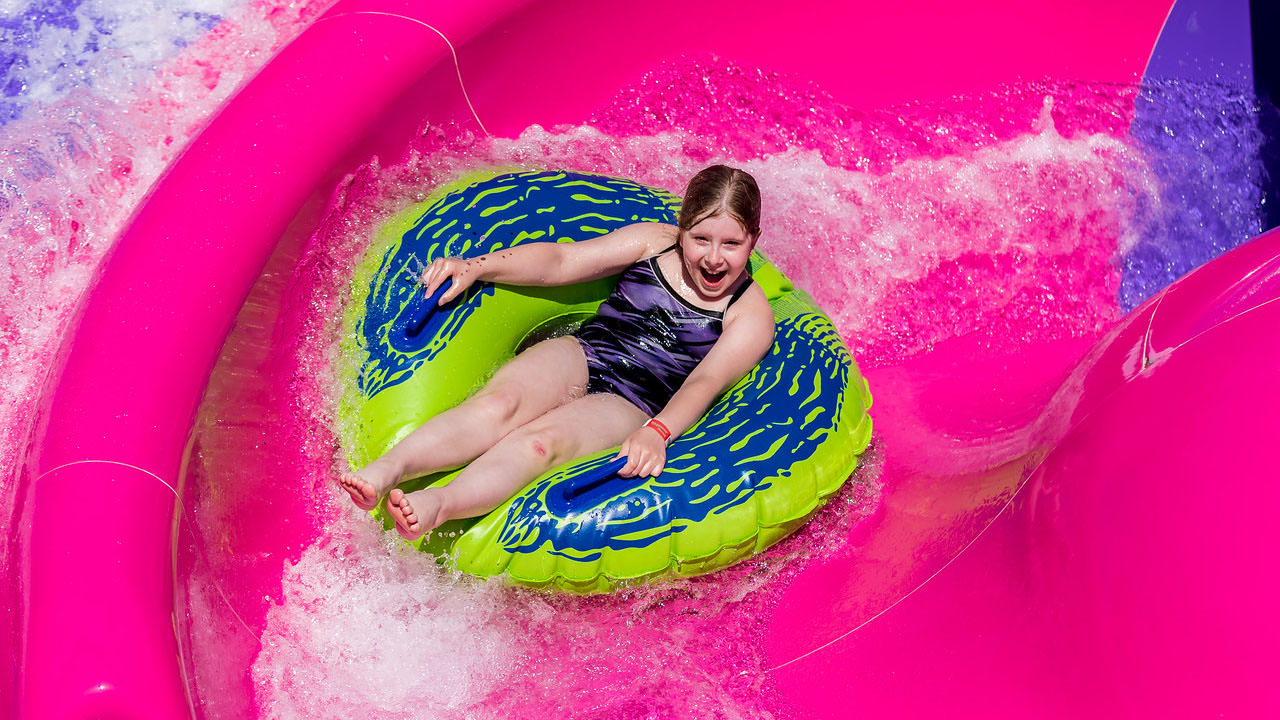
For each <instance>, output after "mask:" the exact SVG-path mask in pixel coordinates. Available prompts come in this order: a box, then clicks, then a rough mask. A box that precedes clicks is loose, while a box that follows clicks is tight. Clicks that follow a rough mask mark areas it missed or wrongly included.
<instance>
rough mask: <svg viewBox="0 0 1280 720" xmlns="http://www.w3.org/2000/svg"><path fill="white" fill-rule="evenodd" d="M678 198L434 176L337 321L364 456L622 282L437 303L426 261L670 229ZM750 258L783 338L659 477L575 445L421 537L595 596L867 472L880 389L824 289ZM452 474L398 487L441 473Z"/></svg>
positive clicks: (377, 249) (738, 553)
mask: <svg viewBox="0 0 1280 720" xmlns="http://www.w3.org/2000/svg"><path fill="white" fill-rule="evenodd" d="M679 203H680V200H679V198H676V197H674V196H672V195H671V194H669V193H667V192H664V191H662V190H656V189H653V188H649V187H645V186H643V185H639V184H637V183H634V182H631V181H629V180H622V179H618V178H612V177H607V176H602V175H591V174H585V173H570V172H554V171H536V172H519V173H502V172H498V171H492V172H487V173H477V174H473V175H470V176H468V177H466V178H464V179H462V180H459V181H457V182H454V183H451V184H449V185H447V186H445V187H441V188H439V189H438V190H436V192H435V193H433V194H432V196H431V197H430V198H428V199H427V200H425V201H424V202H422V203H420V204H418V205H415V206H414V207H412V208H410V209H408V210H406V211H405V212H404V213H401V214H400V215H398V216H397V217H396V218H394V219H393V220H392V221H390V222H389V223H387V225H385V226H384V227H383V228H382V231H381V233H380V234H379V237H378V238H377V239H376V241H375V243H374V245H373V247H372V249H371V250H370V252H369V254H368V256H367V257H366V258H365V260H364V262H363V263H362V264H361V266H360V268H359V270H358V271H357V273H356V277H355V279H354V281H353V283H352V296H353V297H352V302H351V303H350V305H349V308H348V312H347V315H346V317H345V318H344V321H345V331H346V332H344V347H343V353H342V355H343V357H344V358H353V360H352V361H351V363H352V367H350V368H348V371H349V373H350V374H349V377H353V378H354V380H355V382H352V383H350V384H349V388H348V391H347V392H346V393H345V395H344V397H343V398H342V401H341V406H340V409H339V418H340V426H341V437H342V442H343V449H344V451H345V453H346V455H347V457H348V459H349V461H350V464H351V466H352V467H362V466H363V465H365V464H367V463H368V462H369V461H371V460H373V459H375V458H377V457H378V456H380V455H382V454H383V453H385V452H386V451H387V450H389V449H390V448H391V447H392V446H393V445H394V444H395V443H396V442H398V441H399V440H400V439H401V438H403V437H405V436H406V435H408V434H409V432H411V431H412V430H413V429H414V428H416V427H417V426H418V425H420V424H421V423H422V422H424V421H425V420H427V419H428V418H430V417H432V416H434V415H436V414H437V413H440V412H443V411H444V410H447V409H449V408H451V407H453V406H455V405H457V404H458V403H460V402H462V401H463V400H464V399H466V398H467V397H468V396H469V395H471V394H472V393H473V392H475V391H476V390H478V389H479V388H480V387H482V386H483V384H484V382H485V381H486V380H487V379H488V378H489V377H490V376H491V375H492V374H493V372H494V371H495V370H496V369H497V368H499V367H501V365H502V364H503V363H505V362H506V361H508V360H510V359H511V358H512V357H513V356H514V355H515V354H516V352H518V351H519V350H521V349H523V348H524V347H527V346H528V345H530V344H532V343H533V342H536V341H537V340H540V339H544V338H546V337H552V336H555V335H557V334H563V333H564V332H567V331H569V330H571V329H572V328H573V327H575V326H576V324H577V323H579V322H581V321H582V320H583V319H585V318H586V317H589V316H590V315H591V314H592V313H593V312H594V310H595V308H596V307H597V306H598V305H599V304H600V303H601V302H603V301H604V299H605V298H606V297H607V296H608V294H609V291H610V290H611V289H612V285H613V282H615V281H616V279H608V280H600V281H595V282H590V283H583V284H580V285H572V286H565V287H554V288H532V287H513V286H495V285H491V284H487V283H482V284H477V285H476V286H473V287H471V288H469V289H468V291H467V292H466V293H465V294H464V295H463V296H462V297H460V298H458V299H456V300H454V301H452V302H450V303H449V304H448V305H447V306H444V307H442V308H439V309H438V310H437V309H435V308H434V303H429V302H428V298H426V297H425V293H424V292H423V291H422V288H421V287H420V286H419V285H418V283H417V276H418V274H419V272H420V271H421V269H422V268H423V267H425V265H426V264H428V263H430V262H431V261H432V260H435V259H436V258H439V257H447V256H462V257H475V256H478V255H482V254H484V253H488V252H493V251H495V250H498V249H501V248H505V247H511V246H513V245H519V244H522V243H529V242H573V241H575V240H584V239H588V238H591V237H596V236H599V235H603V234H605V233H608V232H610V231H612V230H614V229H617V228H619V227H622V226H625V225H629V224H631V223H636V222H664V223H669V224H675V220H676V213H677V212H678V210H679ZM751 273H752V275H753V277H754V278H755V280H756V282H758V283H759V284H760V287H761V288H762V289H763V290H764V292H765V294H766V296H767V297H768V298H769V302H770V304H771V305H772V307H773V311H774V317H775V319H776V321H777V330H776V335H775V338H774V345H773V348H772V349H771V350H770V352H769V354H768V355H767V356H766V357H765V358H764V359H763V360H762V361H761V362H760V364H759V365H758V366H757V367H756V368H755V369H754V370H752V371H751V372H750V373H749V374H748V375H747V376H746V377H744V378H743V379H742V380H741V381H739V382H738V383H737V384H736V385H734V386H733V387H732V388H730V389H729V390H728V391H727V392H725V393H724V394H723V395H722V396H721V397H720V398H718V399H717V400H716V402H715V403H714V404H713V406H712V407H711V409H710V410H709V411H708V412H707V414H706V415H705V416H704V417H703V418H702V419H701V420H699V421H698V422H697V423H696V424H695V425H694V426H693V427H691V428H690V429H689V430H688V431H687V432H686V433H685V434H683V435H681V436H680V437H679V438H677V439H676V440H675V441H674V442H672V443H671V445H670V447H669V448H668V449H667V466H666V468H665V469H664V470H663V473H662V475H661V476H660V477H658V478H621V477H618V476H617V475H615V474H613V473H612V472H610V471H609V469H608V467H607V466H608V465H609V461H610V460H611V459H612V457H613V456H614V455H615V454H616V448H615V449H614V450H609V451H605V452H601V453H597V454H595V455H591V456H588V457H583V458H578V459H576V460H574V461H572V462H569V463H566V464H564V465H561V466H559V467H557V468H554V469H553V470H551V471H550V472H548V473H546V474H544V475H542V476H541V477H538V478H536V479H535V480H534V481H533V482H531V483H529V484H528V485H527V486H526V487H525V488H524V489H522V490H521V491H519V492H518V493H516V494H515V496H513V497H512V498H511V499H510V500H508V501H507V502H505V503H503V504H502V505H500V506H498V507H497V508H496V509H494V510H493V511H492V512H490V513H489V514H488V515H485V516H484V517H481V518H473V519H470V520H465V521H453V522H450V523H446V524H444V525H442V526H441V527H440V528H438V529H437V530H436V531H435V532H434V533H432V534H431V535H430V536H429V537H428V538H425V539H424V540H420V541H418V542H417V543H416V544H417V545H418V546H419V547H421V548H422V549H424V550H428V551H430V552H432V553H433V554H435V555H436V556H437V558H438V559H440V561H441V562H445V563H448V564H450V565H452V566H453V567H456V568H457V569H458V570H460V571H462V572H466V573H470V574H473V575H478V576H490V575H499V574H504V573H505V575H506V576H507V577H508V578H509V579H510V580H512V581H514V582H517V583H520V584H524V585H530V586H536V587H548V586H552V587H557V588H560V589H563V590H567V591H571V592H600V591H607V590H609V589H612V588H613V587H616V586H617V585H618V584H620V583H629V582H635V581H639V580H643V579H646V578H650V577H654V576H658V575H664V574H678V575H696V574H701V573H705V572H709V571H711V570H714V569H717V568H720V567H724V566H727V565H730V564H732V563H734V562H736V561H738V560H740V559H742V558H744V557H747V556H748V555H751V554H752V553H756V552H759V551H761V550H763V549H764V548H766V547H768V546H770V545H772V544H773V543H776V542H778V541H779V540H781V539H782V538H784V537H786V536H787V535H788V534H790V533H791V532H792V531H794V530H795V529H796V528H797V527H799V526H800V525H802V524H803V523H804V522H805V521H806V520H807V519H808V518H809V517H810V516H811V515H812V514H813V513H814V511H815V510H817V509H818V507H820V506H821V505H822V504H823V502H825V500H826V498H828V497H829V496H830V495H831V494H832V493H834V492H835V491H836V490H838V489H839V488H840V486H841V485H842V484H843V483H844V481H845V480H846V479H847V478H848V477H849V475H850V474H852V472H853V470H854V469H855V468H856V467H857V463H858V457H859V455H860V454H861V453H862V451H863V450H864V449H865V448H866V446H867V443H868V442H869V440H870V437H871V418H870V417H869V416H868V414H867V409H868V408H869V407H870V405H871V395H870V393H869V391H868V389H867V385H866V381H865V380H864V379H863V378H862V376H861V374H860V373H859V372H858V368H857V366H856V365H855V364H854V363H853V360H852V358H851V357H850V355H849V351H848V349H847V348H846V347H845V345H844V343H843V341H842V340H841V339H840V336H839V334H838V333H837V332H836V330H835V327H834V326H833V325H832V324H831V321H830V319H828V318H827V316H826V315H825V314H823V312H822V311H821V310H820V309H819V308H818V307H817V305H816V304H815V303H814V302H813V300H812V299H811V298H810V297H809V296H808V295H807V294H805V293H804V292H801V291H799V290H796V289H795V288H793V287H792V285H791V283H790V282H789V281H788V280H787V279H786V277H784V276H783V275H782V273H781V272H779V271H778V269H777V268H775V267H774V266H773V265H772V264H770V263H769V262H768V261H767V260H766V259H765V258H764V257H763V256H762V255H760V254H759V253H753V254H752V257H751ZM357 364H358V366H357ZM456 473H457V471H453V472H449V473H438V474H435V475H430V476H427V477H423V478H418V479H416V480H413V481H411V482H410V483H408V484H406V485H405V486H402V487H405V488H406V489H407V490H413V489H417V488H420V487H426V486H428V485H431V484H436V483H440V484H443V483H448V482H449V481H450V480H451V479H452V477H453V476H454V475H456ZM375 513H378V514H381V510H377V511H375ZM383 520H384V523H385V524H386V527H388V528H389V527H391V523H390V520H389V518H385V517H384V518H383Z"/></svg>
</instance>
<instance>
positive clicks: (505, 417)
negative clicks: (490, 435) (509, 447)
mask: <svg viewBox="0 0 1280 720" xmlns="http://www.w3.org/2000/svg"><path fill="white" fill-rule="evenodd" d="M474 402H475V403H476V404H477V405H478V406H479V408H480V412H482V413H483V414H484V416H485V418H486V419H487V420H488V421H489V422H491V423H493V426H494V427H506V426H507V425H508V424H510V423H511V422H512V421H513V420H514V419H515V417H516V413H517V412H518V411H519V409H520V393H519V391H517V390H515V389H514V388H507V387H497V388H492V389H490V388H485V389H484V390H483V391H482V392H481V393H480V394H479V395H476V396H475V398H474Z"/></svg>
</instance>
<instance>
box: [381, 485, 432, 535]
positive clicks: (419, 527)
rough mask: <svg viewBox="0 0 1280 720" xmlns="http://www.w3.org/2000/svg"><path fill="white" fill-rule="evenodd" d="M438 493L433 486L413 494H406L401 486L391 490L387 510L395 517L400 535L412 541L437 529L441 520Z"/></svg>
mask: <svg viewBox="0 0 1280 720" xmlns="http://www.w3.org/2000/svg"><path fill="white" fill-rule="evenodd" d="M438 493H439V491H438V490H434V489H432V488H428V489H426V490H419V491H418V492H415V493H413V494H412V495H405V494H404V491H403V490H401V489H400V488H396V489H395V490H392V491H391V495H390V496H388V497H387V512H389V513H391V517H392V518H394V519H395V521H396V530H397V531H398V532H399V533H400V537H403V538H404V539H405V540H409V541H411V542H412V541H413V540H417V539H418V538H420V537H422V536H423V535H424V534H426V533H429V532H431V531H432V530H435V529H436V526H437V525H439V524H440V521H441V518H440V517H439V516H440V499H439V497H438ZM411 498H412V500H411Z"/></svg>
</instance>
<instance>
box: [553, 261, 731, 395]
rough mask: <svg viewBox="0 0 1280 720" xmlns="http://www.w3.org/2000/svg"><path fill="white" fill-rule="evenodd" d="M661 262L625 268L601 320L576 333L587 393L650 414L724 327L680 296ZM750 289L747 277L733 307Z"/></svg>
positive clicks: (601, 312)
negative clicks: (623, 400) (620, 400)
mask: <svg viewBox="0 0 1280 720" xmlns="http://www.w3.org/2000/svg"><path fill="white" fill-rule="evenodd" d="M657 260H658V258H657V256H654V257H651V258H649V259H648V260H642V261H641V262H638V263H636V264H634V265H632V266H631V267H629V268H627V269H626V270H625V271H624V272H623V273H622V277H621V278H620V279H619V280H618V285H617V287H616V288H614V290H613V294H611V295H610V296H609V299H608V300H605V301H604V304H602V305H601V306H600V309H599V310H598V311H597V312H596V315H595V316H594V317H592V318H591V319H590V320H588V321H587V322H585V323H583V324H582V327H580V328H578V330H577V331H576V332H574V336H575V337H576V338H577V339H578V342H579V343H580V344H581V345H582V351H583V352H584V353H586V355H587V375H588V380H587V392H588V393H613V394H614V395H620V396H622V397H623V398H626V399H627V400H630V401H631V402H632V403H634V404H635V405H636V407H638V408H640V409H641V410H643V411H645V412H646V413H647V414H648V415H649V416H650V417H652V416H654V415H656V414H658V412H659V411H661V410H662V408H663V407H665V406H666V404H667V403H668V402H669V401H670V400H671V397H672V396H673V395H675V394H676V390H679V389H680V385H681V384H683V383H684V380H685V378H687V377H688V376H689V373H691V372H693V369H694V368H695V367H697V366H698V363H699V362H701V361H702V358H704V357H706V355H707V353H708V352H710V351H711V346H712V345H715V343H716V340H718V339H720V333H721V331H722V330H723V326H724V313H721V312H715V311H713V310H703V309H701V308H698V307H694V306H693V305H691V304H690V303H689V302H688V301H687V300H685V299H684V298H682V297H680V295H679V294H678V293H677V292H676V291H675V289H674V288H672V287H671V285H670V284H668V283H667V279H666V278H664V277H663V276H662V272H661V271H660V270H659V269H658V266H657ZM750 285H751V278H750V276H748V277H747V281H746V282H744V283H742V284H741V285H740V286H739V287H738V289H737V290H735V291H734V293H733V296H732V297H731V298H730V299H729V304H730V305H732V304H733V303H734V302H736V301H737V300H738V298H739V297H741V296H742V293H743V292H745V291H746V289H747V287H748V286H750Z"/></svg>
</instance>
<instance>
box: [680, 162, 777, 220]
mask: <svg viewBox="0 0 1280 720" xmlns="http://www.w3.org/2000/svg"><path fill="white" fill-rule="evenodd" d="M722 212H723V213H725V214H727V215H728V216H729V217H731V218H733V219H734V220H737V221H738V222H739V223H741V224H742V227H744V228H746V231H747V234H748V235H751V236H752V237H755V236H756V235H759V234H760V187H759V186H758V185H756V179H755V178H753V177H751V174H750V173H748V172H746V171H744V170H739V169H737V168H731V167H729V166H727V165H712V166H711V167H709V168H707V169H705V170H703V171H702V172H700V173H698V174H697V175H694V176H693V179H692V180H690V181H689V186H688V187H687V188H685V191H684V205H682V206H681V208H680V218H679V220H678V221H677V224H679V226H680V229H681V230H688V229H689V228H691V227H693V226H694V225H697V224H698V223H700V222H702V221H703V220H706V219H707V218H709V217H712V216H713V215H718V214H720V213H722Z"/></svg>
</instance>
